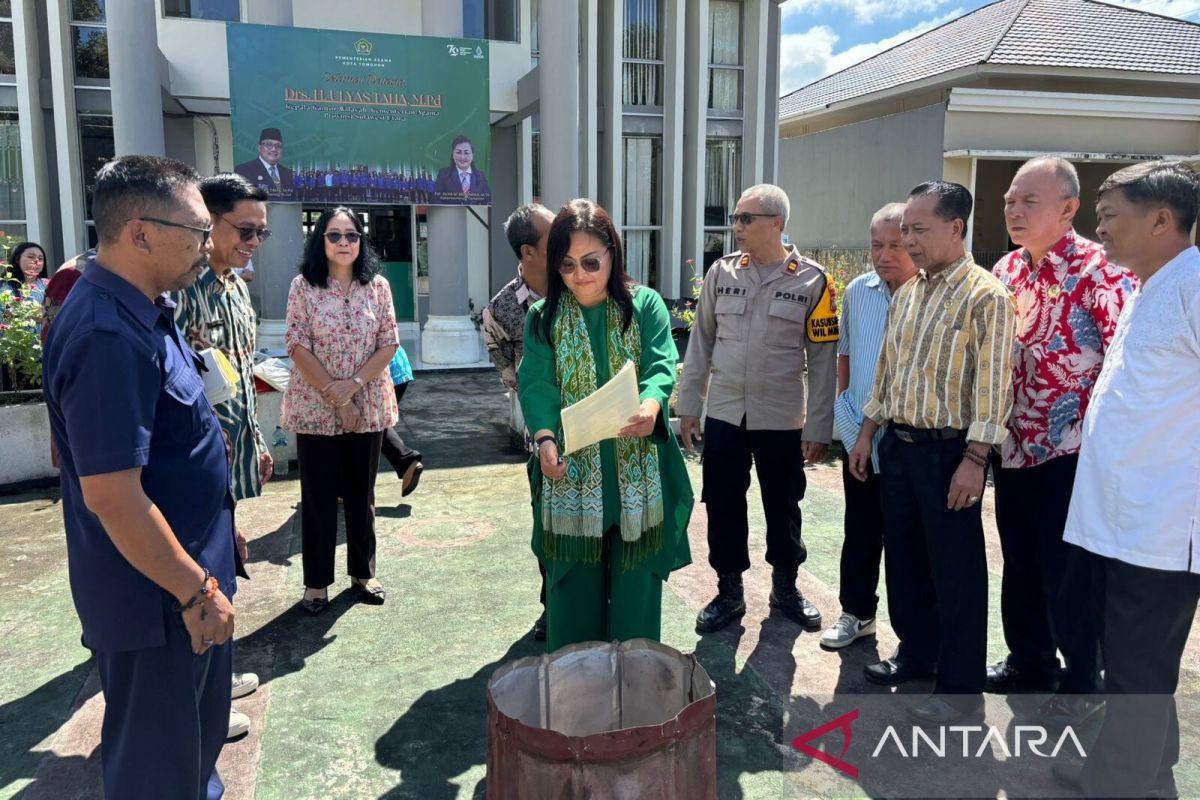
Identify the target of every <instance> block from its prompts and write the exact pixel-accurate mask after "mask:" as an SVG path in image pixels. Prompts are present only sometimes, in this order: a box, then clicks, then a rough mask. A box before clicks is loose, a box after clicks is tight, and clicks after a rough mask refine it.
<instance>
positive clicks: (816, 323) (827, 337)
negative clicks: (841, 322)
mask: <svg viewBox="0 0 1200 800" xmlns="http://www.w3.org/2000/svg"><path fill="white" fill-rule="evenodd" d="M838 338H839V329H838V314H837V291H836V290H835V289H834V288H833V281H831V280H828V279H826V281H825V291H823V292H821V299H820V300H818V301H817V307H816V308H814V309H813V312H812V314H810V315H809V316H808V340H809V341H810V342H813V343H814V344H823V343H825V342H836V341H837V340H838Z"/></svg>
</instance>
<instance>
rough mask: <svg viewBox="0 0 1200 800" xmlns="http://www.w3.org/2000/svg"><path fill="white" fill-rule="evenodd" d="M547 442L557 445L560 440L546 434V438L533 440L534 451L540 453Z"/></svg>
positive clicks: (540, 437) (541, 437)
mask: <svg viewBox="0 0 1200 800" xmlns="http://www.w3.org/2000/svg"><path fill="white" fill-rule="evenodd" d="M546 442H554V443H555V444H558V439H555V438H554V437H553V436H551V435H550V434H546V435H545V436H539V437H538V438H537V439H534V440H533V449H534V450H535V451H538V452H540V451H541V449H542V445H543V444H545V443H546Z"/></svg>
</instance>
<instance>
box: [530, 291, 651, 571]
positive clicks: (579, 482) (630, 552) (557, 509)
mask: <svg viewBox="0 0 1200 800" xmlns="http://www.w3.org/2000/svg"><path fill="white" fill-rule="evenodd" d="M606 305H607V312H608V353H607V355H608V368H609V375H616V374H617V372H619V371H620V369H621V367H623V366H624V365H625V362H626V361H627V360H629V361H632V362H633V363H634V364H638V363H640V361H639V357H640V356H641V352H642V339H641V326H640V325H639V324H638V319H637V316H636V315H635V316H634V318H633V320H632V322H631V323H630V325H629V328H628V329H627V330H625V331H624V332H622V331H621V310H620V308H619V307H618V305H617V304H616V303H614V302H613V301H612V299H611V298H610V299H609V300H608V301H606ZM554 367H555V373H556V376H557V378H558V386H559V390H560V392H561V399H562V407H563V408H566V407H567V406H569V405H572V404H574V403H577V402H579V401H580V400H582V399H583V398H585V397H587V396H589V395H590V394H592V393H593V392H595V391H596V389H597V388H599V387H598V386H597V378H596V362H595V360H594V357H593V355H592V346H591V341H590V340H589V339H588V331H587V325H586V324H585V323H584V320H583V311H582V309H580V307H579V302H578V301H577V300H576V299H575V297H574V295H572V294H571V293H569V292H564V293H563V296H562V299H561V300H560V301H559V308H558V314H557V315H556V317H555V320H554ZM558 434H559V436H558V440H559V441H560V442H561V441H563V437H562V431H561V430H559V432H558ZM616 456H617V482H618V484H619V486H620V493H621V540H622V544H623V547H622V564H623V566H625V567H626V568H628V567H631V566H633V565H635V564H637V563H638V562H640V561H641V560H642V559H643V558H645V557H646V556H647V555H650V554H653V553H657V552H658V551H659V550H661V549H662V545H663V496H662V474H661V472H660V471H659V465H658V448H657V447H655V445H654V443H653V442H651V441H650V439H649V437H640V438H619V439H617V440H616ZM564 459H565V461H566V465H567V474H566V476H565V477H564V478H563V479H562V480H558V481H555V480H550V479H549V478H546V479H545V480H543V481H542V528H543V536H544V539H543V548H544V550H545V553H546V555H547V556H549V557H550V558H552V559H555V560H560V559H571V560H582V561H585V562H588V563H598V562H599V561H600V559H601V554H602V553H603V543H604V476H603V473H602V470H601V466H600V445H599V444H593V445H590V446H588V447H585V448H583V449H582V450H579V451H576V452H575V453H572V454H571V455H569V456H565V457H564Z"/></svg>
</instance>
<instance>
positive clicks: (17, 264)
mask: <svg viewBox="0 0 1200 800" xmlns="http://www.w3.org/2000/svg"><path fill="white" fill-rule="evenodd" d="M34 247H36V248H37V249H38V250H41V251H42V271H41V272H39V273H38V277H39V278H48V277H50V273H49V271H48V270H47V269H46V248H44V247H42V246H41V245H40V244H38V243H37V242H21V243H20V244H19V245H17V246H16V247H14V248H13V249H12V253H10V254H9V257H8V264H7V266H5V268H4V277H3V278H0V284H4V283H8V284H13V285H12V287H11V288H12V290H13V292H14V293H15V294H16V295H17V296H18V297H19V296H21V293H22V289H23V288H24V286H25V273H24V272H23V271H22V270H21V255H22V254H23V253H24V252H25V251H26V250H30V249H32V248H34ZM0 288H2V287H0Z"/></svg>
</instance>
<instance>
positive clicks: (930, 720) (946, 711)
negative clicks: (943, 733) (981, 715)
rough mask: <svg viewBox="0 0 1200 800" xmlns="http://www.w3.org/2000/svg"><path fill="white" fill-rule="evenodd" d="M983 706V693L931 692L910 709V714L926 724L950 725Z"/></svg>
mask: <svg viewBox="0 0 1200 800" xmlns="http://www.w3.org/2000/svg"><path fill="white" fill-rule="evenodd" d="M981 708H983V697H982V695H972V696H955V695H941V694H931V695H929V697H926V698H925V699H924V700H922V701H921V702H919V703H917V704H916V705H915V706H912V707H911V708H909V709H908V715H909V716H910V717H912V718H913V719H914V720H916V721H917V722H920V723H923V724H926V725H949V724H950V723H952V722H958V721H959V720H961V719H964V718H966V717H969V716H971V715H972V714H974V713H976V712H978V711H979V709H981Z"/></svg>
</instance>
